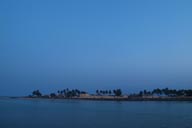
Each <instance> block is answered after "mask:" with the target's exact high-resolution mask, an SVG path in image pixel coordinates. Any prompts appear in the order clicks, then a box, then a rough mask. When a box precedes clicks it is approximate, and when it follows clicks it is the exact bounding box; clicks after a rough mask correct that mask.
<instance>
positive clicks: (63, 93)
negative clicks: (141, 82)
mask: <svg viewBox="0 0 192 128" xmlns="http://www.w3.org/2000/svg"><path fill="white" fill-rule="evenodd" d="M82 94H88V93H87V92H86V91H80V90H79V89H72V90H70V89H68V88H67V89H63V90H58V91H57V92H56V93H50V94H49V95H42V93H41V92H40V91H39V90H34V91H33V92H32V95H29V96H30V97H45V98H48V97H51V98H56V97H65V98H72V97H80V95H82ZM93 95H96V96H122V90H121V89H114V90H96V91H95V94H93ZM153 95H157V96H168V97H181V96H184V97H190V96H192V89H178V90H177V89H169V88H163V89H160V88H156V89H153V90H152V91H148V90H142V91H139V93H134V94H130V95H128V96H136V97H142V96H153Z"/></svg>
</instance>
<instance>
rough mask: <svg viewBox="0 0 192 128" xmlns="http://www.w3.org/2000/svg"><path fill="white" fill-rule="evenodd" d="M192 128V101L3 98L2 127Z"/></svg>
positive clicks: (0, 120)
mask: <svg viewBox="0 0 192 128" xmlns="http://www.w3.org/2000/svg"><path fill="white" fill-rule="evenodd" d="M77 127H80V128H192V102H149V101H148V102H114V101H81V100H39V99H33V100H21V99H5V98H0V128H77Z"/></svg>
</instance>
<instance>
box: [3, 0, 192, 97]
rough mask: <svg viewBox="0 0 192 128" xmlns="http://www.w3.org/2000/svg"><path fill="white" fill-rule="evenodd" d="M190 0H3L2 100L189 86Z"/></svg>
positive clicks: (191, 58)
mask: <svg viewBox="0 0 192 128" xmlns="http://www.w3.org/2000/svg"><path fill="white" fill-rule="evenodd" d="M191 6H192V1H190V0H1V1H0V95H1V96H8V95H12V96H17V95H28V94H30V93H31V92H32V91H33V90H35V89H39V90H41V91H42V92H43V93H50V92H54V91H56V90H58V89H64V88H71V89H72V88H79V89H82V90H85V91H90V92H94V91H95V90H96V89H114V88H121V89H122V90H123V92H124V93H126V92H128V93H130V92H135V91H139V90H142V89H153V88H164V87H169V88H177V89H179V88H192V79H191V78H192V36H191V33H192V24H191V23H192V15H191V14H192V8H191Z"/></svg>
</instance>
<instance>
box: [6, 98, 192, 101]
mask: <svg viewBox="0 0 192 128" xmlns="http://www.w3.org/2000/svg"><path fill="white" fill-rule="evenodd" d="M4 98H9V99H28V100H31V99H42V100H44V99H45V100H46V99H49V100H87V101H89V100H90V101H192V97H168V98H142V97H131V98H124V97H112V98H80V97H75V98H43V97H33V98H31V97H4Z"/></svg>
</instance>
